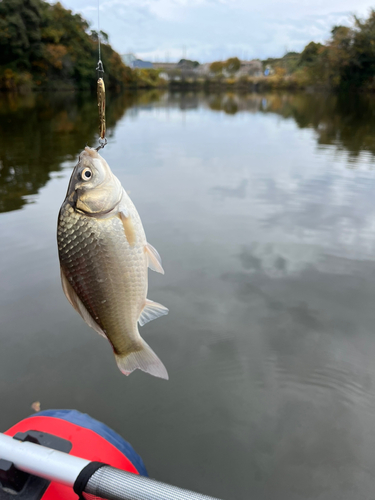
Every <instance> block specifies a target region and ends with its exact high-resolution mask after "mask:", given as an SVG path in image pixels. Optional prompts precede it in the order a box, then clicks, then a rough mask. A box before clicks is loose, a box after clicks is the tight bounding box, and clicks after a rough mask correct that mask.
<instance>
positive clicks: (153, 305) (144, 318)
mask: <svg viewBox="0 0 375 500" xmlns="http://www.w3.org/2000/svg"><path fill="white" fill-rule="evenodd" d="M168 312H169V309H168V308H167V307H165V306H163V305H161V304H158V303H157V302H154V301H153V300H149V299H146V303H145V306H144V308H143V310H142V312H141V315H140V316H139V319H138V322H139V324H140V325H141V326H143V325H145V324H146V323H148V322H149V321H152V320H153V319H156V318H160V316H164V315H165V314H168Z"/></svg>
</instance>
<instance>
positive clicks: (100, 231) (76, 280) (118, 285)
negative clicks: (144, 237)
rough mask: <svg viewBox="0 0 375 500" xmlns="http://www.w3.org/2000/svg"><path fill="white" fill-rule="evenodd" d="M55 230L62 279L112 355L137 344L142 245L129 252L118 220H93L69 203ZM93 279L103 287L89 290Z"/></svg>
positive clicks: (143, 289) (143, 261)
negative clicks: (110, 295)
mask: <svg viewBox="0 0 375 500" xmlns="http://www.w3.org/2000/svg"><path fill="white" fill-rule="evenodd" d="M59 226H60V228H59V230H58V246H59V251H60V259H61V265H62V268H63V271H64V272H65V275H66V277H67V278H68V280H69V282H70V284H71V285H72V286H73V288H74V289H77V290H78V295H79V297H80V299H81V300H82V302H83V304H84V305H85V307H86V309H87V310H88V311H89V313H90V314H91V316H92V317H93V318H94V319H95V320H96V321H97V322H98V324H99V326H100V327H101V328H102V329H103V331H104V333H106V335H107V337H108V338H109V340H110V342H111V344H112V346H113V348H114V350H115V352H116V354H121V353H122V352H126V349H127V348H128V347H129V344H130V345H136V344H137V343H139V339H138V337H139V334H138V331H137V330H136V331H134V329H135V327H136V321H137V320H138V317H139V315H140V313H141V311H142V308H143V305H144V304H143V302H142V296H144V297H145V296H146V294H147V279H146V277H145V274H147V264H146V256H145V253H144V250H143V246H142V245H140V244H138V245H137V246H136V247H135V248H132V249H130V246H129V243H128V242H127V240H126V236H125V233H124V229H123V226H122V223H121V221H120V219H119V218H118V217H113V218H110V219H105V220H100V221H96V220H95V219H93V218H91V217H87V216H85V215H83V214H79V213H77V212H75V211H74V210H73V209H72V207H71V206H70V205H69V204H67V206H65V207H63V208H62V210H61V214H60V224H59ZM103 263H104V265H103ZM141 268H143V272H142V270H141ZM125 278H126V279H125ZM99 280H100V282H106V285H107V286H106V288H105V289H103V288H100V287H99V288H97V287H96V286H95V285H96V282H98V281H99ZM108 288H110V289H111V291H112V292H114V291H115V292H114V293H115V295H116V296H117V300H112V301H109V302H108V301H107V299H106V298H105V297H106V296H107V294H108ZM139 297H140V298H139ZM99 318H100V319H99ZM124 333H125V334H126V336H125V335H123V334H124Z"/></svg>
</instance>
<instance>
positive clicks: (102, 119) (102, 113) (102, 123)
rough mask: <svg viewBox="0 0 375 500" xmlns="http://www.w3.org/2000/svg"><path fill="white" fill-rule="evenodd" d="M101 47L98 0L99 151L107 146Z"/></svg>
mask: <svg viewBox="0 0 375 500" xmlns="http://www.w3.org/2000/svg"><path fill="white" fill-rule="evenodd" d="M100 49H101V47H100V0H98V50H99V59H98V65H97V67H96V70H97V72H98V81H97V87H96V88H97V97H98V108H99V129H100V134H99V135H100V137H99V146H98V147H97V148H96V150H97V151H98V150H99V149H101V148H104V146H105V145H106V144H107V138H106V136H105V128H106V127H105V85H104V79H103V77H104V68H103V63H102V59H101V50H100Z"/></svg>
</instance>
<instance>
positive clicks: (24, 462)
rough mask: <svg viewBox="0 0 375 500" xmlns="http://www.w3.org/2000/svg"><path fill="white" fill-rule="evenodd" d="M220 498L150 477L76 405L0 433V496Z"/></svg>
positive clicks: (18, 499)
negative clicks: (74, 407)
mask: <svg viewBox="0 0 375 500" xmlns="http://www.w3.org/2000/svg"><path fill="white" fill-rule="evenodd" d="M77 498H78V499H80V500H94V499H95V500H99V499H104V500H219V499H217V498H213V497H210V496H207V495H203V494H200V493H195V492H193V491H189V490H186V489H182V488H179V487H177V486H172V485H169V484H165V483H162V482H159V481H156V480H155V479H150V478H149V477H148V474H147V470H146V467H145V465H144V463H143V461H142V459H141V457H140V456H139V455H138V453H136V452H135V450H134V449H133V447H132V446H131V445H130V444H129V443H128V442H127V441H125V440H124V439H123V438H122V437H121V436H120V435H119V434H117V433H116V432H114V431H113V430H112V429H110V428H109V427H107V426H106V425H105V424H103V423H101V422H99V421H98V420H95V419H93V418H92V417H90V416H89V415H86V414H83V413H80V412H78V411H76V410H47V411H42V412H39V413H37V414H35V415H33V416H31V417H28V418H26V419H24V420H22V421H21V422H18V423H17V424H16V425H14V426H13V427H11V428H10V429H9V430H7V431H6V432H4V433H1V432H0V500H77Z"/></svg>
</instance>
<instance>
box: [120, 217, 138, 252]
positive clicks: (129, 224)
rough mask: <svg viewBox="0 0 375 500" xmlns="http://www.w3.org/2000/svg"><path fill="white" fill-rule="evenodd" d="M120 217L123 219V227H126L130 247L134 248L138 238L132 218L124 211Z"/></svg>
mask: <svg viewBox="0 0 375 500" xmlns="http://www.w3.org/2000/svg"><path fill="white" fill-rule="evenodd" d="M119 217H120V219H121V222H122V225H123V226H124V232H125V236H126V239H127V240H128V243H129V245H130V246H131V247H132V246H133V245H134V243H135V240H136V236H135V230H134V225H133V221H132V218H131V217H130V215H129V214H128V212H127V211H124V210H122V211H121V212H119Z"/></svg>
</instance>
